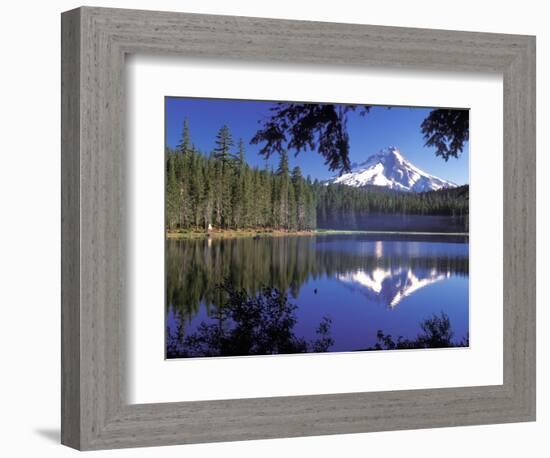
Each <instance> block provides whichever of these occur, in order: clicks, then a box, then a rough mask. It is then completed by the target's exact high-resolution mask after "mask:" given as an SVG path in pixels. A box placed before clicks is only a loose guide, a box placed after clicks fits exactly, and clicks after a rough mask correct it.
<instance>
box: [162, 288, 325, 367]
mask: <svg viewBox="0 0 550 458" xmlns="http://www.w3.org/2000/svg"><path fill="white" fill-rule="evenodd" d="M218 289H219V290H220V291H221V292H222V293H223V294H224V295H225V296H226V297H227V299H226V301H225V303H224V304H223V306H221V307H219V308H218V309H217V310H216V311H215V312H214V314H213V315H212V316H211V317H210V318H211V322H210V323H206V322H202V323H201V324H200V325H199V326H198V328H197V330H196V331H195V332H194V333H192V334H190V335H188V336H185V335H184V332H183V328H182V327H181V326H178V329H177V332H176V333H171V332H170V328H169V327H168V328H167V357H168V358H186V357H197V356H203V357H205V356H243V355H270V354H286V353H307V352H326V351H329V348H330V346H331V345H332V344H333V343H334V341H333V339H332V338H331V336H330V326H331V320H330V318H329V317H324V318H323V319H322V321H321V322H320V323H319V326H318V328H317V335H318V338H317V339H316V340H314V341H310V342H308V341H306V340H305V339H302V338H299V337H297V336H296V335H295V334H294V332H293V329H294V325H295V324H296V314H295V311H296V309H297V306H296V305H294V304H291V303H290V302H288V297H287V295H286V294H284V293H282V292H280V291H279V290H278V289H277V288H271V287H266V288H263V289H262V290H261V291H260V292H259V293H257V294H256V295H253V296H250V295H248V294H247V292H246V290H244V289H236V288H235V287H234V286H233V284H232V283H231V282H230V281H229V280H226V281H225V282H224V284H223V285H219V286H218Z"/></svg>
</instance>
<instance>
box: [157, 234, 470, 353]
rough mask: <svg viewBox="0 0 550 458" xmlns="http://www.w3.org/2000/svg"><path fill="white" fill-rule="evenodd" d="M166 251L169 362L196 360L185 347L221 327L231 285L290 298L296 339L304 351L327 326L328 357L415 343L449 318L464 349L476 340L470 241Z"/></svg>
mask: <svg viewBox="0 0 550 458" xmlns="http://www.w3.org/2000/svg"><path fill="white" fill-rule="evenodd" d="M166 243H167V245H166V272H167V277H166V288H167V310H166V321H167V340H169V341H170V345H171V347H170V348H171V350H170V351H168V353H167V354H168V357H181V356H189V355H186V354H184V353H185V352H184V346H185V345H186V344H185V342H186V340H185V339H187V344H188V343H189V339H190V338H191V339H193V338H194V336H196V335H198V333H199V334H200V332H202V331H204V329H205V328H204V327H205V326H209V325H214V324H216V323H218V324H219V319H217V314H216V313H217V311H218V310H219V308H220V307H223V304H224V303H225V301H226V300H227V294H225V293H224V291H222V290H220V288H219V287H218V285H219V284H221V283H223V282H224V279H225V280H226V281H228V282H230V283H231V284H232V285H233V286H234V287H235V288H239V289H240V288H243V289H244V290H246V292H247V293H248V294H249V295H251V296H254V295H256V294H259V293H260V292H261V291H262V288H263V287H265V286H272V287H275V288H277V289H278V290H280V291H282V292H286V293H288V302H289V303H290V304H292V305H293V306H295V308H293V309H292V314H291V315H292V317H293V319H294V321H292V326H291V332H292V333H293V335H294V336H296V338H298V339H302V340H303V341H314V340H315V339H316V338H317V337H318V336H319V334H318V332H317V331H318V329H319V325H320V323H323V321H324V320H325V321H326V319H328V320H329V322H330V327H329V328H330V329H329V334H330V338H331V345H330V347H329V348H328V351H354V350H362V349H366V348H369V347H372V346H374V345H375V344H376V342H377V331H378V330H382V331H383V332H384V334H391V335H392V336H393V338H395V339H397V337H399V336H402V337H403V338H408V339H414V338H415V337H417V336H418V334H420V333H421V328H420V323H421V322H422V321H423V320H425V319H428V318H430V317H432V316H433V314H440V313H441V312H444V313H445V314H446V315H447V316H448V317H449V319H450V323H451V327H452V331H453V334H454V339H455V340H456V341H460V340H461V339H462V338H464V337H467V335H468V320H469V313H468V281H469V280H468V238H467V237H463V236H450V235H441V236H418V235H393V236H390V235H385V236H382V235H370V234H368V235H367V234H338V235H317V236H283V237H262V238H260V239H257V240H255V239H252V238H233V239H225V240H224V239H214V240H211V239H197V240H178V241H176V240H168V241H167V242H166ZM212 329H215V328H214V327H212ZM175 336H177V338H175ZM167 345H168V342H167ZM192 356H201V354H196V353H195V354H194V355H192Z"/></svg>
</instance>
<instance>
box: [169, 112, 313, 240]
mask: <svg viewBox="0 0 550 458" xmlns="http://www.w3.org/2000/svg"><path fill="white" fill-rule="evenodd" d="M244 154H245V149H244V142H243V141H242V139H241V140H240V141H239V142H238V144H237V145H236V148H235V144H234V141H233V137H232V135H231V132H230V130H229V128H228V127H227V126H225V125H224V126H223V127H222V128H221V129H220V130H219V131H218V134H217V135H216V140H215V148H214V150H213V151H212V152H211V153H210V154H209V155H206V154H204V153H203V152H201V151H200V150H198V149H197V148H195V147H194V146H193V145H192V144H191V139H190V135H189V126H188V123H187V121H185V122H184V127H183V134H182V139H181V142H180V143H179V144H178V145H177V147H176V148H175V149H170V148H167V149H166V225H167V228H168V229H169V230H174V229H205V228H207V227H208V226H209V225H210V224H211V225H212V226H214V227H216V228H220V229H250V228H252V229H261V228H270V229H282V230H288V231H302V230H312V229H315V227H316V200H315V196H314V194H313V187H312V183H311V180H310V179H309V178H308V179H306V178H304V177H303V176H302V172H301V170H300V168H299V167H294V168H293V169H292V171H291V170H290V169H289V163H288V156H287V155H286V154H282V155H281V158H280V162H279V166H278V168H277V170H275V171H272V170H268V169H260V168H258V167H251V166H250V165H248V164H247V163H246V161H245V158H244Z"/></svg>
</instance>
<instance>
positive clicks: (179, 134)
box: [165, 97, 470, 359]
mask: <svg viewBox="0 0 550 458" xmlns="http://www.w3.org/2000/svg"><path fill="white" fill-rule="evenodd" d="M165 137H166V138H165V222H166V227H165V235H166V242H165V243H166V249H165V272H166V279H165V285H166V310H165V324H166V326H165V337H166V342H165V344H166V347H165V350H166V358H168V359H174V358H191V357H221V356H250V355H276V354H296V353H319V352H352V351H378V350H403V349H429V348H449V347H467V346H469V332H468V330H469V235H468V234H469V159H470V158H469V143H468V140H469V110H468V109H466V108H453V109H450V108H441V107H404V106H380V105H361V104H356V105H355V104H336V103H314V102H286V101H254V100H230V99H207V98H188V97H166V98H165Z"/></svg>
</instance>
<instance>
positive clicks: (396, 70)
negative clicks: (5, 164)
mask: <svg viewBox="0 0 550 458" xmlns="http://www.w3.org/2000/svg"><path fill="white" fill-rule="evenodd" d="M534 419H535V39H534V37H530V36H518V35H502V34H487V33H473V32H456V31H442V30H423V29H406V28H397V27H381V26H367V25H351V24H332V23H318V22H304V21H281V20H271V19H258V18H245V17H227V16H208V15H196V14H185V13H171V12H152V11H134V10H120V9H105V8H90V7H83V8H78V9H76V10H72V11H68V12H66V13H63V15H62V442H63V444H65V445H68V446H70V447H74V448H77V449H80V450H89V449H105V448H120V447H138V446H153V445H168V444H185V443H197V442H214V441H231V440H246V439H260V438H277V437H293V436H307V435H321V434H340V433H356V432H369V431H382V430H397V429H413V428H431V427H441V426H459V425H471V424H486V423H504V422H519V421H532V420H534Z"/></svg>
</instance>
